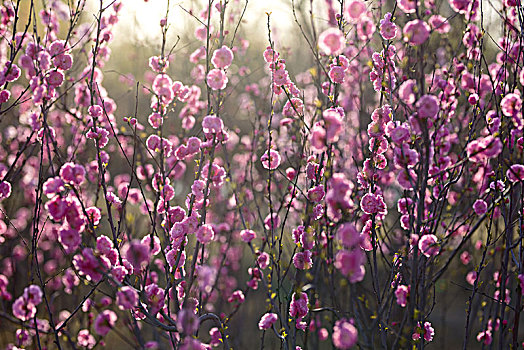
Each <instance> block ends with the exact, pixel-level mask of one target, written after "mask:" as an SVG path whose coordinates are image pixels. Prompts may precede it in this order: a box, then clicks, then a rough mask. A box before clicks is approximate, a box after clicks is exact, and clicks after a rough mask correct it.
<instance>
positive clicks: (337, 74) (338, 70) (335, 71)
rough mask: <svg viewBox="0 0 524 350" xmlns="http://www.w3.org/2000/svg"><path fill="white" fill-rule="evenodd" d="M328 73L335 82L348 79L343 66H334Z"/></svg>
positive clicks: (339, 82)
mask: <svg viewBox="0 0 524 350" xmlns="http://www.w3.org/2000/svg"><path fill="white" fill-rule="evenodd" d="M328 75H329V78H330V79H331V80H332V81H333V82H334V83H335V84H342V83H343V82H344V81H345V80H346V72H345V70H344V67H341V66H332V67H331V68H330V69H329V73H328Z"/></svg>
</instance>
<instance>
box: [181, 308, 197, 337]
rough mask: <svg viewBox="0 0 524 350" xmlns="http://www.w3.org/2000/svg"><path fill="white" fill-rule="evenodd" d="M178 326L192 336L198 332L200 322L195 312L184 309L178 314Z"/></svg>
mask: <svg viewBox="0 0 524 350" xmlns="http://www.w3.org/2000/svg"><path fill="white" fill-rule="evenodd" d="M176 324H177V327H178V329H179V330H180V331H182V332H183V333H185V334H186V335H192V334H193V333H195V332H196V331H197V330H198V327H199V325H200V321H199V319H198V317H197V315H195V312H194V311H193V310H190V309H186V308H183V309H181V310H180V311H179V312H178V317H177V322H176Z"/></svg>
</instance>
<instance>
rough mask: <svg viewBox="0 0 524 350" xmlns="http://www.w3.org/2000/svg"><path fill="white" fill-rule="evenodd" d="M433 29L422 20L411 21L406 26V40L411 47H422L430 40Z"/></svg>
mask: <svg viewBox="0 0 524 350" xmlns="http://www.w3.org/2000/svg"><path fill="white" fill-rule="evenodd" d="M430 30H431V28H430V27H429V25H428V24H427V23H426V22H424V21H423V20H420V19H415V20H413V21H409V22H408V23H406V25H405V26H404V40H405V41H407V42H408V43H409V44H410V45H413V46H416V45H422V44H423V43H424V42H425V41H426V40H428V38H429V33H430Z"/></svg>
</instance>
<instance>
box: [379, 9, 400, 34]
mask: <svg viewBox="0 0 524 350" xmlns="http://www.w3.org/2000/svg"><path fill="white" fill-rule="evenodd" d="M399 4H400V2H399ZM392 17H393V15H392V14H391V12H388V13H386V14H385V15H384V19H381V20H380V35H382V37H383V38H384V39H385V40H391V39H395V38H396V37H397V31H398V27H397V25H396V24H395V23H393V22H392V21H391V18H392Z"/></svg>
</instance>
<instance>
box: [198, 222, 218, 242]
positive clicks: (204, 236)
mask: <svg viewBox="0 0 524 350" xmlns="http://www.w3.org/2000/svg"><path fill="white" fill-rule="evenodd" d="M195 235H196V238H197V239H198V241H199V242H200V243H202V244H206V243H209V242H211V241H212V240H213V239H214V238H215V231H214V230H213V227H211V225H208V224H204V225H202V226H200V227H199V228H198V230H197V231H196V233H195Z"/></svg>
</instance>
